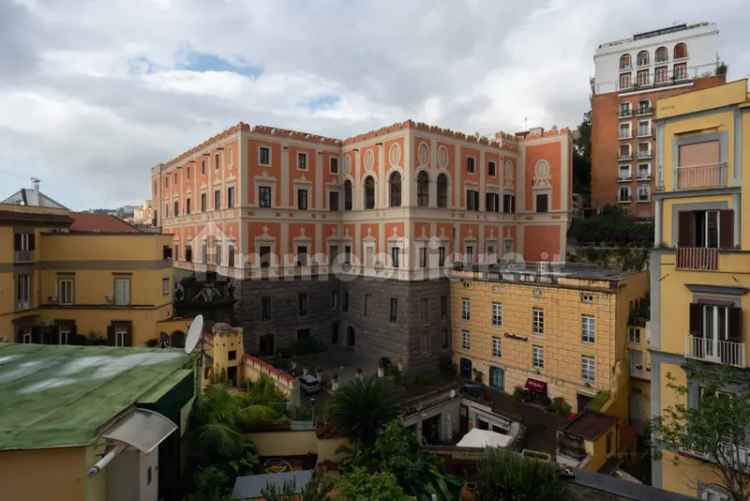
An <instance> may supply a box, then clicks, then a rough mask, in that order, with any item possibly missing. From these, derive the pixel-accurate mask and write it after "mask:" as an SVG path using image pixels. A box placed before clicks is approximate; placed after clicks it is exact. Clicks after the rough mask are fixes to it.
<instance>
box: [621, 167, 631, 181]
mask: <svg viewBox="0 0 750 501" xmlns="http://www.w3.org/2000/svg"><path fill="white" fill-rule="evenodd" d="M619 170H620V174H619V178H620V179H623V180H626V179H630V165H629V164H620V168H619Z"/></svg>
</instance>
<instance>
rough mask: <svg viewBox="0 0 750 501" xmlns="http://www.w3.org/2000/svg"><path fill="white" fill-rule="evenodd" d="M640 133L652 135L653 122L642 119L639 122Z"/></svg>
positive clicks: (641, 134) (640, 134)
mask: <svg viewBox="0 0 750 501" xmlns="http://www.w3.org/2000/svg"><path fill="white" fill-rule="evenodd" d="M638 135H639V136H641V137H643V136H650V135H651V122H649V121H648V120H641V121H640V122H638Z"/></svg>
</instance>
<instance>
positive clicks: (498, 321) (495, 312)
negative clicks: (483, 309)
mask: <svg viewBox="0 0 750 501" xmlns="http://www.w3.org/2000/svg"><path fill="white" fill-rule="evenodd" d="M492 325H493V326H494V327H500V326H501V325H503V305H502V304H501V303H492Z"/></svg>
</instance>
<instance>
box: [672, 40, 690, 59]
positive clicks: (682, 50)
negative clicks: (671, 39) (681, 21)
mask: <svg viewBox="0 0 750 501" xmlns="http://www.w3.org/2000/svg"><path fill="white" fill-rule="evenodd" d="M687 55H688V54H687V45H685V43H684V42H680V43H678V44H677V45H675V46H674V58H675V59H682V58H683V57H687Z"/></svg>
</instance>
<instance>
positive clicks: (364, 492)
mask: <svg viewBox="0 0 750 501" xmlns="http://www.w3.org/2000/svg"><path fill="white" fill-rule="evenodd" d="M334 499H336V500H337V501H338V500H341V501H344V500H350V499H356V500H358V501H381V500H385V499H387V500H389V501H409V500H413V499H414V498H412V497H409V496H407V495H406V494H404V491H403V489H402V488H401V487H400V486H399V485H398V483H397V482H396V477H394V476H393V475H392V474H391V473H387V472H383V473H370V472H368V471H367V470H366V469H365V468H354V469H353V470H352V471H351V472H349V473H348V474H346V475H344V476H342V477H340V478H339V480H338V481H337V482H336V496H335V498H334Z"/></svg>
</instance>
